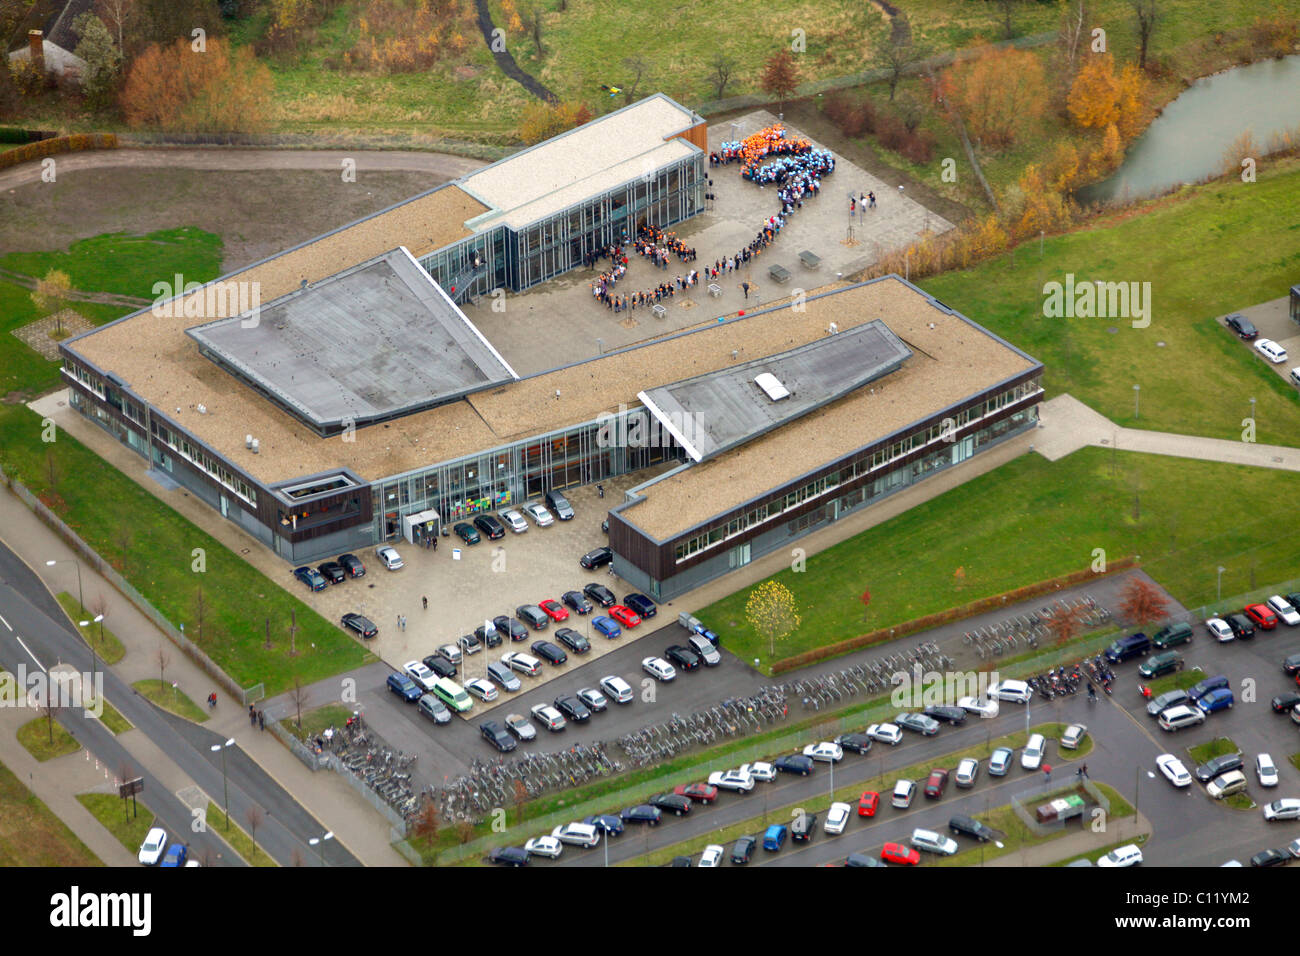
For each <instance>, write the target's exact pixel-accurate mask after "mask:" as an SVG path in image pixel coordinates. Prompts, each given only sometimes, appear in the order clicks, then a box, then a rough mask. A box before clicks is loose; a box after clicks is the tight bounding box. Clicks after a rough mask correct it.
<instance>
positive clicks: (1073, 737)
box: [1061, 724, 1088, 750]
mask: <svg viewBox="0 0 1300 956" xmlns="http://www.w3.org/2000/svg"><path fill="white" fill-rule="evenodd" d="M1086 736H1088V727H1087V725H1086V724H1071V725H1070V726H1069V727H1066V728H1065V731H1064V733H1062V734H1061V746H1062V747H1063V748H1065V749H1066V750H1078V749H1079V744H1081V743H1083V738H1084V737H1086Z"/></svg>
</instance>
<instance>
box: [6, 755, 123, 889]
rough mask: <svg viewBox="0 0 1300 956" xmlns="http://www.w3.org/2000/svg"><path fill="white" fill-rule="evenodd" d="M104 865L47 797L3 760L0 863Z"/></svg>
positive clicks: (44, 865)
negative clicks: (38, 792) (26, 784)
mask: <svg viewBox="0 0 1300 956" xmlns="http://www.w3.org/2000/svg"><path fill="white" fill-rule="evenodd" d="M103 865H104V864H103V863H102V862H100V859H99V857H97V856H95V854H94V853H92V852H91V850H90V847H88V846H86V844H84V843H82V842H81V840H80V839H79V838H78V837H77V835H76V834H75V833H73V832H72V831H71V830H70V829H68V825H67V824H66V823H64V822H63V821H62V820H60V819H59V818H58V817H57V816H55V815H54V814H53V813H52V812H51V811H50V808H49V807H47V806H46V805H45V803H44V801H42V800H41V799H40V798H39V797H37V796H36V795H35V794H34V793H32V792H31V791H30V790H28V789H27V787H26V786H24V784H23V782H22V781H21V780H19V779H18V778H17V777H16V776H14V774H13V772H12V771H10V769H9V768H8V767H6V766H5V765H4V764H0V867H18V866H41V867H46V866H49V867H55V866H57V867H67V866H103Z"/></svg>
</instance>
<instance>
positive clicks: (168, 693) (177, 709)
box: [131, 677, 230, 724]
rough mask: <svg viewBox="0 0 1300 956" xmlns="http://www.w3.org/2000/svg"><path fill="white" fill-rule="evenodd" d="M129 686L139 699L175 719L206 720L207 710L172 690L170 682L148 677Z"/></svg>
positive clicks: (182, 693)
mask: <svg viewBox="0 0 1300 956" xmlns="http://www.w3.org/2000/svg"><path fill="white" fill-rule="evenodd" d="M131 686H132V687H134V688H135V689H136V690H138V691H139V692H140V696H141V697H144V698H145V699H146V700H149V701H151V702H153V703H155V704H157V705H158V706H159V707H161V708H162V709H163V710H166V711H169V712H171V713H173V714H175V715H176V716H177V717H184V718H185V719H186V720H192V721H194V722H195V723H199V724H201V723H203V722H204V721H205V720H207V719H208V712H207V709H206V708H204V707H200V706H199V705H198V704H196V703H194V701H192V700H190V698H189V697H188V696H186V694H185V692H184V691H182V690H181V689H179V688H173V687H172V685H171V681H167V682H166V683H163V682H162V681H159V680H158V678H156V677H150V678H147V679H146V680H138V681H136V682H135V683H134V684H132V685H131ZM217 706H218V707H219V706H221V704H220V702H218V704H217ZM227 706H230V705H229V704H228V705H227Z"/></svg>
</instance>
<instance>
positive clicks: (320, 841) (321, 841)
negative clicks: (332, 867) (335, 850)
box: [307, 830, 334, 866]
mask: <svg viewBox="0 0 1300 956" xmlns="http://www.w3.org/2000/svg"><path fill="white" fill-rule="evenodd" d="M332 839H334V831H333V830H330V831H329V832H327V833H326V834H325V835H324V836H320V837H312V838H311V839H310V840H308V841H307V842H308V843H310V844H311V845H312V846H314V847H316V848H317V849H318V850H319V851H320V865H321V866H324V865H325V841H326V840H332Z"/></svg>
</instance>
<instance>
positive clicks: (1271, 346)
mask: <svg viewBox="0 0 1300 956" xmlns="http://www.w3.org/2000/svg"><path fill="white" fill-rule="evenodd" d="M1255 351H1257V352H1259V354H1260V355H1262V356H1264V358H1266V359H1268V360H1269V361H1270V362H1272V363H1273V364H1274V365H1281V364H1282V363H1283V362H1285V361H1286V360H1287V354H1286V349H1284V348H1282V346H1280V345H1278V344H1277V343H1276V342H1274V341H1273V340H1272V339H1256V340H1255Z"/></svg>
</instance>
